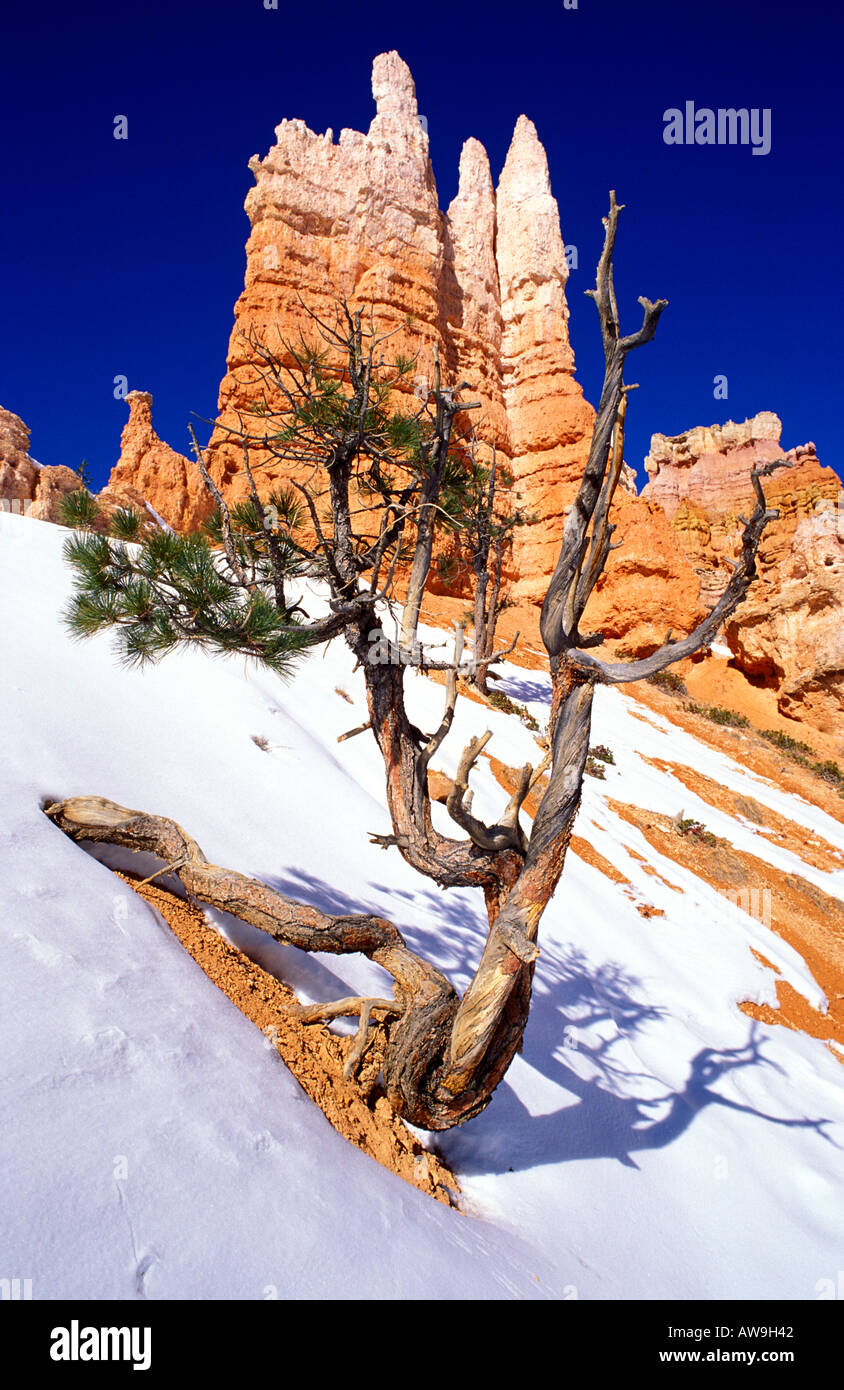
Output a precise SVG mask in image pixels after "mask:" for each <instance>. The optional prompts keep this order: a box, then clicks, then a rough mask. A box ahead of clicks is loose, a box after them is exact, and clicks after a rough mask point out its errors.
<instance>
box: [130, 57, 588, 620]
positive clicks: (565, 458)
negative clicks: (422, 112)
mask: <svg viewBox="0 0 844 1390" xmlns="http://www.w3.org/2000/svg"><path fill="white" fill-rule="evenodd" d="M372 91H373V96H374V98H375V103H376V112H375V116H374V118H373V120H372V123H371V125H370V127H369V130H368V132H366V134H363V133H361V132H359V131H354V130H343V131H341V132H340V136H339V139H338V140H337V141H336V142H335V140H334V137H333V132H332V131H330V130H329V131H326V132H325V133H324V134H316V133H315V132H314V131H311V130H309V129H308V127H307V126H306V125H305V124H304V122H302V121H300V120H284V121H282V122H281V124H280V125H279V126H278V127H277V128H276V143H275V145H274V146H273V147H272V149H271V150H270V151H269V153H268V154H267V156H266V157H265V158H264V159H260V158H259V157H258V156H257V155H255V156H254V157H253V158H252V159H251V160H250V162H249V167H250V169H251V170H252V173H253V175H254V177H255V186H254V188H252V189H251V190H250V192H249V194H248V195H247V199H246V211H247V214H248V216H249V219H250V222H251V227H252V230H251V234H250V237H249V240H248V243H247V247H246V257H247V263H246V276H245V282H244V289H243V293H242V294H241V296H240V298H239V299H238V301H237V304H236V305H235V314H234V326H233V329H232V334H231V339H230V343H229V351H228V358H227V372H226V376H225V378H224V380H223V382H222V384H221V387H220V394H219V415H218V421H217V428H216V429H215V431H214V434H213V436H212V439H211V442H210V450H209V453H210V467H211V472H212V475H213V476H214V478H215V481H217V482H218V483H219V484H220V485H221V487H222V488H223V490H224V492H225V493H227V494H228V495H230V496H232V497H235V496H237V495H240V494H242V492H244V491H245V481H244V479H243V478H242V476H241V454H240V450H239V448H238V447H237V445H236V444H234V443H233V442H232V441H231V438H230V431H237V430H239V429H240V425H241V413H242V412H243V411H244V410H246V409H248V407H249V406H250V405H251V404H252V403H253V402H254V400H255V398H256V393H257V391H258V389H259V385H260V383H259V381H258V375H257V372H256V370H255V353H254V350H253V348H252V347H251V346H250V338H251V337H253V335H257V336H258V337H259V338H260V339H261V340H262V342H264V343H265V344H266V345H267V346H268V347H270V348H272V349H273V350H276V351H278V350H281V351H283V345H284V343H285V341H286V342H296V340H297V338H298V335H299V333H300V332H301V333H304V334H305V336H306V337H308V338H310V339H313V338H314V335H315V328H314V323H313V320H312V319H311V318H310V317H309V314H308V310H310V311H312V312H313V313H316V314H319V315H320V316H321V317H326V316H327V317H329V318H331V317H333V313H334V308H335V305H336V301H337V299H338V297H344V298H346V299H347V300H348V301H350V302H351V303H354V304H355V305H366V306H367V307H368V308H371V310H372V313H373V319H374V323H375V326H376V327H377V328H378V329H379V330H385V331H389V330H394V331H395V336H394V338H393V339H391V350H392V351H395V352H410V353H415V354H417V355H418V362H417V379H418V380H417V389H419V387H420V386H421V383H423V382H430V380H431V373H432V354H433V348H434V346H435V345H436V347H437V349H438V351H439V354H440V358H441V361H442V363H443V364H444V367H445V370H446V372H447V374H448V377H449V378H450V379H451V380H452V381H459V380H466V381H468V382H470V383H471V390H472V395H473V396H474V397H475V398H476V399H478V400H480V401H481V403H482V407H481V410H480V411H479V412H477V413H476V414H475V415H474V416H473V423H474V424H475V426H476V428H477V431H478V434H479V436H480V438H481V439H482V440H483V441H484V442H485V443H486V444H487V445H490V446H491V445H495V446H496V448H497V450H498V451H499V454H500V456H501V458H502V460H503V461H504V462H505V463H510V464H511V466H512V469H513V472H514V474H515V476H516V480H517V491H518V493H519V494H520V504H521V505H522V507H523V508H524V509H525V510H526V511H528V512H530V513H531V514H532V515H535V517H536V518H537V519H536V522H535V524H533V525H531V526H530V527H525V528H523V529H522V530H521V531H520V533H519V536H518V542H517V549H516V553H515V555H514V557H513V563H512V567H511V568H512V575H513V578H514V579H515V581H516V585H517V589H518V594H519V596H520V597H522V598H525V599H536V598H539V597H541V590H542V587H543V579H544V578H545V577H547V575H548V574H549V573H550V571H551V569H552V568H553V561H554V559H555V558H556V550H557V548H558V546H559V535H560V525H561V517H562V515H563V512H564V509H565V506H566V505H567V504H568V503H569V502H570V501H571V497H572V495H573V491H574V485H575V480H576V478H577V477H578V475H579V472H580V470H581V469H582V466H583V463H584V461H585V453H586V449H587V448H588V440H589V435H590V433H591V427H592V420H593V418H594V417H593V411H592V409H591V407H590V406H589V405H588V404H587V403H586V402H585V401H584V399H583V394H582V391H581V389H580V387H579V385H578V384H577V382H576V380H575V377H574V355H573V353H572V350H571V346H570V343H569V340H568V328H567V321H568V309H567V306H566V299H565V282H566V278H567V275H568V268H567V265H566V257H565V249H564V243H563V238H562V234H561V231H560V219H559V212H558V208H557V204H556V201H555V199H554V197H553V195H552V193H551V186H550V179H549V174H548V163H547V159H546V156H545V152H544V150H543V148H542V145H541V144H540V142H539V138H538V136H537V133H536V130H535V128H534V126H533V125H532V123H531V122H530V121H528V120H527V119H526V118H525V117H521V118H520V119H519V122H518V124H517V126H516V130H515V133H514V136H513V142H512V145H511V147H510V151H509V154H508V156H507V161H506V164H505V167H504V170H503V172H502V175H501V179H500V181H499V186H498V190H497V192H496V190H495V188H494V186H493V181H492V176H491V172H490V167H489V160H488V158H487V155H486V151H485V150H484V148H483V146H482V145H481V144H480V143H479V141H477V140H475V139H470V140H467V141H466V144H465V145H464V148H463V151H462V155H461V159H460V181H459V187H458V192H457V195H456V197H455V198H454V199H453V201H452V203H451V205H450V207H449V208H448V210H447V211H445V212H443V211H442V210H441V209H440V206H439V200H438V196H437V188H436V182H435V179H434V173H433V168H432V165H431V161H430V158H429V154H428V136H427V133H426V131H425V129H424V128H423V124H422V122H421V120H420V117H419V114H418V109H417V102H416V92H415V88H414V83H413V79H412V77H411V74H410V71H409V69H408V68H407V65H406V64H405V63H404V62H403V61H402V59H401V58H400V57H399V55H398V54H397V53H384V54H381V55H379V57H377V58H376V59H375V62H374V64H373V71H372ZM133 394H134V393H133ZM136 419H137V425H136V424H135V420H136ZM130 424H131V428H130V429H129V433H128V436H127V435H126V434H124V440H123V448H122V452H121V459H120V463H119V465H118V469H117V470H116V475H115V476H116V477H118V478H119V479H121V480H123V481H129V480H131V481H132V482H133V484H134V485H135V486H138V487H139V488H140V489H141V490H142V491H144V493H145V495H146V496H147V497H148V499H149V500H150V502H151V503H152V505H153V506H154V507H155V508H156V510H158V511H160V512H161V514H162V515H163V516H165V517H166V518H167V520H168V521H171V522H172V524H174V525H179V526H184V527H189V526H191V525H195V524H196V523H197V522H198V521H199V520H201V519H202V516H203V515H204V512H205V502H204V499H203V498H202V496H201V494H199V493H198V492H196V491H194V492H193V493H191V492H190V489H189V487H188V486H187V483H186V477H185V474H184V470H183V465H180V464H179V462H178V459H179V456H178V455H174V454H173V452H172V451H168V452H167V453H166V455H163V454H162V449H163V450H167V446H166V445H162V443H161V441H160V440H158V439H157V438H156V436H155V434H154V431H153V429H152V424H151V420H150V418H149V416H148V413H146V412H143V414H142V412H141V408H140V405H138V404H136V405H135V406H133V419H132V421H131V422H130ZM188 469H189V465H188ZM275 471H276V470H268V471H267V472H265V473H264V474H263V477H264V480H265V485H267V486H269V484H270V482H271V481H272V480H273V476H274V472H275ZM171 490H174V491H175V497H173V496H171V495H170V494H171Z"/></svg>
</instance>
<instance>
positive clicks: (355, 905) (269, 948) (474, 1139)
mask: <svg viewBox="0 0 844 1390" xmlns="http://www.w3.org/2000/svg"><path fill="white" fill-rule="evenodd" d="M84 847H85V848H86V849H88V851H89V852H93V854H92V857H94V858H97V859H99V860H100V861H101V862H103V863H104V864H107V865H108V866H109V867H111V868H118V867H120V868H123V867H131V869H132V870H133V871H134V872H136V873H137V872H138V870H139V868H141V867H143V869H145V870H146V872H153V871H154V868H155V865H156V864H157V863H159V862H160V861H157V860H156V859H155V857H154V856H151V855H134V854H129V853H128V852H127V851H116V850H115V848H114V847H112V846H93V845H88V844H86V845H85V846H84ZM127 861H128V862H127ZM139 861H140V862H139ZM148 865H152V866H153V867H152V868H150V867H148ZM162 878H163V879H164V882H165V883H166V885H167V886H168V887H170V886H172V887H174V888H176V889H177V890H180V888H181V886H180V885H179V884H178V883H177V881H176V880H175V877H174V876H171V875H167V876H166V878H165V877H164V876H162ZM263 881H264V882H266V883H267V885H268V886H269V887H271V888H274V889H276V890H277V891H278V892H280V893H283V894H284V895H285V896H287V897H290V898H293V899H295V900H297V901H299V902H306V903H310V904H311V905H312V906H314V907H317V908H319V909H321V910H322V911H324V912H327V913H331V914H335V915H345V914H349V913H352V914H354V913H360V912H367V911H371V912H376V913H381V912H383V911H384V908H383V894H385V893H388V894H389V895H390V896H391V897H393V898H395V897H401V898H402V899H403V900H407V907H408V911H409V912H410V913H412V916H413V918H415V919H416V922H417V925H416V927H412V926H404V925H403V924H402V923H397V925H399V926H400V927H401V929H402V931H403V932H405V933H406V936H407V940H408V944H409V945H410V946H411V949H415V950H418V951H419V952H420V953H422V954H424V955H426V956H427V958H428V959H429V960H431V961H432V963H433V964H435V965H437V967H438V968H439V969H441V970H443V971H445V972H446V973H447V974H449V975H450V977H451V978H452V979H454V978H455V976H456V975H459V976H460V977H462V979H463V980H464V981H468V979H469V978H470V977H471V975H472V974H473V972H474V970H475V968H476V966H477V962H478V960H479V958H480V954H481V951H482V949H483V945H484V942H485V940H486V935H487V926H486V914H485V912H482V911H481V910H480V908H479V909H478V911H474V910H473V909H472V907H471V906H470V905H469V904H467V902H466V900H465V899H463V900H460V899H459V898H455V897H452V898H451V900H449V895H448V894H445V893H439V894H435V893H434V892H432V891H431V890H428V889H424V888H423V889H420V890H418V891H417V892H416V893H412V892H407V891H403V890H398V891H397V890H396V889H394V888H393V887H392V885H388V884H382V883H372V884H371V885H370V887H371V888H372V889H373V890H374V893H373V898H372V900H371V901H370V902H367V900H366V898H365V897H363V896H360V897H352V896H351V895H350V894H347V893H345V892H343V890H342V889H339V888H337V887H336V886H334V885H331V884H328V883H325V882H324V881H323V880H322V879H320V878H319V877H317V876H316V875H315V874H312V873H309V872H308V871H306V870H304V869H300V868H288V870H287V872H286V874H284V875H274V876H267V877H265V878H264V879H263ZM379 898H380V901H379ZM206 911H207V912H208V913H209V916H210V917H211V918H212V919H213V920H214V921H215V922H217V924H218V926H219V927H221V928H222V930H223V932H224V934H225V935H226V937H227V938H228V939H229V940H230V941H231V942H232V943H233V944H234V945H235V946H237V947H238V949H240V950H242V951H243V952H244V953H245V954H246V955H248V956H249V957H250V958H251V959H253V960H254V961H255V962H256V963H257V964H259V965H261V966H262V967H263V968H264V969H265V970H268V971H269V972H270V973H271V974H274V975H277V976H278V978H279V979H281V980H283V981H284V982H285V983H286V984H287V985H289V986H290V987H291V988H293V989H294V990H295V991H296V992H297V993H305V994H306V995H309V996H310V997H311V998H312V999H320V1000H329V999H334V998H338V997H342V996H343V995H344V994H346V993H347V992H348V988H349V984H348V981H347V980H344V979H341V978H340V977H339V976H338V975H337V974H336V973H335V972H334V971H333V970H331V969H330V967H329V966H328V965H327V964H326V961H327V959H328V958H327V957H318V956H315V955H313V954H308V953H305V952H303V951H299V950H297V949H296V948H295V947H292V946H285V945H283V944H282V943H280V942H278V941H275V940H274V939H273V938H272V937H271V936H269V935H268V934H267V933H265V932H262V931H260V930H259V929H258V928H257V927H253V926H250V925H249V924H248V923H246V922H243V921H241V920H240V918H237V917H233V916H230V915H229V914H228V913H224V912H221V911H219V910H216V909H210V908H206ZM420 921H422V922H427V923H428V926H427V929H426V928H420V927H419V925H418V923H419V922H420ZM343 960H344V967H345V968H346V970H347V971H348V969H349V962H357V963H358V965H357V966H356V967H355V966H354V965H353V966H352V970H353V971H354V970H355V969H356V968H357V969H359V970H360V971H361V981H362V983H361V992H366V990H367V988H369V989H371V981H372V980H373V979H374V978H376V976H375V975H373V974H372V972H376V974H377V977H378V978H380V977H382V976H383V980H384V983H383V985H379V986H377V987H376V990H373V991H372V992H379V993H389V992H390V987H391V982H390V977H389V976H388V975H387V973H386V972H385V971H382V969H381V967H380V966H376V965H373V964H372V962H370V961H367V960H365V958H363V957H354V956H344V957H343ZM366 972H370V976H369V980H367V979H366ZM455 983H457V981H456V980H455ZM667 1017H668V1011H667V1010H665V1009H663V1008H661V1007H659V1006H657V1005H654V1004H652V1003H650V1002H648V1000H647V999H646V987H645V984H644V982H643V981H642V980H640V979H638V978H636V977H635V976H633V975H631V974H630V973H629V972H627V971H626V970H625V969H624V968H623V967H622V966H621V965H620V964H619V963H618V962H615V961H612V960H606V961H604V962H602V963H596V962H594V961H592V960H590V958H589V957H588V956H587V954H586V952H584V951H583V950H582V949H579V948H577V947H574V946H568V947H562V948H561V947H559V946H555V945H554V944H549V945H547V946H545V948H544V949H543V952H542V956H541V959H540V963H539V967H538V969H537V974H536V977H535V980H534V991H533V1002H532V1007H531V1015H530V1019H529V1022H528V1027H527V1030H526V1033H525V1038H524V1051H523V1054H522V1055H523V1057H524V1060H525V1062H527V1063H528V1064H529V1066H530V1067H532V1068H533V1069H534V1070H535V1071H536V1072H538V1073H539V1074H540V1075H541V1076H543V1077H545V1078H546V1079H547V1080H548V1081H549V1082H550V1083H552V1085H553V1086H554V1087H555V1088H556V1089H557V1090H558V1091H559V1093H560V1097H561V1098H563V1097H565V1096H568V1097H570V1098H571V1100H570V1103H568V1104H562V1105H560V1106H559V1107H558V1108H556V1109H554V1110H553V1111H551V1112H550V1113H547V1114H541V1115H537V1114H532V1113H531V1111H530V1109H529V1108H528V1106H527V1104H526V1103H525V1102H524V1101H523V1100H522V1099H521V1098H520V1097H519V1095H518V1094H517V1091H516V1089H515V1086H514V1084H513V1081H512V1080H510V1079H506V1078H505V1080H504V1081H503V1082H502V1083H501V1085H500V1086H499V1087H498V1089H497V1091H496V1093H495V1095H494V1096H493V1099H492V1103H491V1105H490V1106H489V1108H488V1109H487V1110H485V1111H484V1112H483V1113H482V1114H481V1115H480V1116H478V1117H477V1118H476V1119H475V1120H473V1121H472V1123H471V1124H470V1125H468V1126H467V1127H466V1128H465V1129H459V1130H456V1131H449V1132H448V1133H447V1134H444V1135H441V1136H439V1143H440V1146H441V1148H442V1150H443V1153H444V1154H445V1156H446V1157H447V1159H448V1161H449V1162H451V1163H452V1164H453V1165H454V1166H455V1167H456V1168H457V1169H458V1170H459V1171H461V1172H463V1173H465V1174H466V1175H467V1176H470V1175H473V1174H482V1173H483V1174H489V1173H500V1172H512V1171H515V1170H517V1169H528V1168H533V1167H538V1166H542V1165H546V1164H556V1163H567V1162H572V1161H575V1160H583V1159H598V1158H612V1159H615V1160H617V1161H618V1162H619V1163H621V1164H623V1165H624V1166H626V1167H632V1168H637V1167H638V1165H637V1163H636V1161H635V1158H634V1157H633V1156H634V1154H636V1153H638V1152H642V1151H644V1150H650V1149H661V1148H665V1147H666V1146H667V1145H669V1144H671V1143H672V1142H673V1141H674V1140H675V1139H677V1138H679V1136H680V1135H682V1134H683V1133H684V1132H685V1131H686V1130H687V1129H688V1128H689V1127H690V1125H691V1124H692V1123H693V1121H694V1119H695V1118H696V1116H697V1115H699V1114H700V1112H701V1111H702V1110H704V1109H705V1108H706V1107H707V1106H710V1105H720V1106H724V1107H726V1108H727V1109H730V1110H734V1111H738V1112H739V1113H741V1114H745V1115H751V1116H755V1117H756V1118H758V1119H761V1120H764V1121H766V1122H767V1123H770V1124H774V1125H778V1126H782V1127H785V1128H798V1129H812V1130H814V1131H815V1132H816V1133H818V1134H820V1135H821V1137H822V1138H824V1139H826V1140H827V1142H829V1143H834V1140H832V1139H831V1138H830V1136H829V1135H828V1134H826V1133H825V1126H827V1125H828V1124H831V1123H832V1122H831V1120H825V1119H810V1118H808V1117H804V1118H786V1117H782V1116H777V1115H770V1114H767V1113H765V1112H764V1111H761V1110H757V1109H756V1108H755V1107H753V1106H752V1105H748V1104H742V1103H740V1102H738V1101H734V1100H730V1099H729V1098H728V1097H726V1096H723V1095H720V1094H719V1093H718V1091H717V1090H715V1089H714V1088H715V1086H716V1084H717V1083H718V1081H719V1080H720V1079H721V1078H723V1077H724V1076H727V1075H728V1074H729V1073H730V1072H732V1071H734V1070H737V1069H739V1068H746V1067H751V1066H759V1067H774V1068H776V1063H775V1062H773V1061H772V1060H771V1059H770V1058H767V1057H765V1056H764V1055H763V1045H764V1039H763V1038H761V1037H760V1029H759V1025H758V1023H756V1022H753V1023H751V1025H750V1028H749V1033H748V1039H747V1042H746V1043H744V1044H743V1045H742V1046H740V1047H734V1048H725V1049H718V1048H709V1047H705V1048H701V1049H700V1050H699V1051H698V1052H697V1053H696V1054H695V1055H694V1056H693V1057H691V1058H690V1059H689V1063H688V1075H687V1077H686V1080H685V1082H684V1083H683V1085H682V1086H680V1087H679V1088H677V1089H674V1090H672V1089H671V1088H670V1087H667V1086H666V1085H665V1084H664V1083H662V1082H660V1081H659V1079H658V1078H657V1077H655V1076H654V1075H653V1074H652V1073H651V1072H650V1071H649V1070H648V1069H642V1070H637V1069H636V1066H637V1064H638V1065H639V1066H641V1065H642V1064H641V1063H640V1062H639V1059H638V1058H637V1057H636V1054H635V1041H634V1040H635V1036H636V1034H637V1033H638V1032H640V1031H642V1030H643V1029H645V1028H647V1027H648V1026H652V1025H658V1024H659V1023H660V1022H661V1021H662V1020H663V1019H665V1018H667ZM341 1023H342V1024H343V1029H342V1030H343V1031H345V1026H346V1025H345V1022H344V1021H340V1020H338V1024H341ZM348 1026H351V1025H348ZM624 1044H629V1047H627V1048H626V1047H625V1046H624ZM619 1052H621V1053H622V1055H621V1056H619V1055H618V1054H619ZM625 1053H627V1054H628V1055H627V1056H626V1057H625V1056H624V1055H623V1054H625ZM631 1057H632V1059H633V1061H632V1063H631ZM634 1091H638V1092H639V1093H638V1094H633V1093H632V1092H634ZM836 1147H837V1146H836Z"/></svg>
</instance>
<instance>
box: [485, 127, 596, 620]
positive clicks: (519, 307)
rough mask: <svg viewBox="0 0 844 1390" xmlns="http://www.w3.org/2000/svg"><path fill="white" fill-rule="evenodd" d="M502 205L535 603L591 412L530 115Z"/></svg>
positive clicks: (522, 559) (508, 371) (520, 562)
mask: <svg viewBox="0 0 844 1390" xmlns="http://www.w3.org/2000/svg"><path fill="white" fill-rule="evenodd" d="M496 206H497V239H496V248H497V252H496V254H497V261H498V281H499V286H500V295H501V320H502V342H501V377H502V385H503V390H504V405H505V409H506V412H507V420H508V423H509V427H510V444H511V449H512V457H513V472H514V475H515V477H516V481H517V484H518V485H519V487H520V490H521V492H522V495H523V503H524V505H525V506H526V507H527V508H529V509H530V510H531V511H533V512H534V513H535V514H536V515H537V517H538V520H537V522H536V524H535V525H533V526H530V527H525V528H522V529H521V530H520V531H519V532H517V533H516V538H515V553H514V570H515V571H516V573H517V574H518V575H519V579H518V581H517V592H519V593H520V594H521V595H523V596H524V597H525V598H531V599H535V600H538V599H541V597H542V593H541V590H542V589H543V587H544V584H545V579H546V577H547V575H548V574H550V573H551V571H552V570H553V567H554V563H555V560H556V553H557V551H558V549H559V543H560V535H561V533H562V517H563V514H564V511H565V508H566V506H567V505H568V503H569V502H570V501H571V499H572V497H573V495H574V491H575V489H576V486H577V482H578V479H579V475H580V473H581V471H582V468H583V463H584V441H587V440H588V439H589V437H590V435H591V431H592V423H593V420H594V412H593V410H592V408H591V406H589V405H588V404H587V402H586V401H585V400H584V399H583V394H582V392H581V390H580V387H579V385H578V384H577V382H576V381H575V379H574V354H573V352H572V350H571V347H570V345H569V337H568V305H567V304H566V292H565V286H566V280H567V278H568V266H567V264H566V253H565V246H564V244H563V237H562V233H561V231H560V214H559V209H558V207H557V202H556V199H555V198H554V196H553V194H552V192H551V181H550V178H549V175H548V160H547V157H546V154H545V150H544V149H543V147H542V144H541V143H540V140H539V136H538V135H537V133H536V127H535V126H534V124H533V122H532V121H529V120H528V119H527V117H526V116H520V117H519V119H518V121H517V123H516V129H515V131H514V133H513V140H512V143H511V145H510V149H509V152H508V154H507V159H506V161H505V164H504V168H503V170H502V173H501V178H500V180H499V183H498V192H497V198H496Z"/></svg>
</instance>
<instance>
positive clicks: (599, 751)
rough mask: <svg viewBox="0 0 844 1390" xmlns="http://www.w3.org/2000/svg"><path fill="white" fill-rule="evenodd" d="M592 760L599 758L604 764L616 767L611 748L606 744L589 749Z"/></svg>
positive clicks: (598, 744) (599, 744) (597, 744)
mask: <svg viewBox="0 0 844 1390" xmlns="http://www.w3.org/2000/svg"><path fill="white" fill-rule="evenodd" d="M589 756H590V758H597V759H598V761H599V762H602V763H612V765H613V767H614V766H615V758H614V756H613V751H612V749H611V748H607V745H606V744H605V743H596V744H595V747H594V748H590V749H589Z"/></svg>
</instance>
